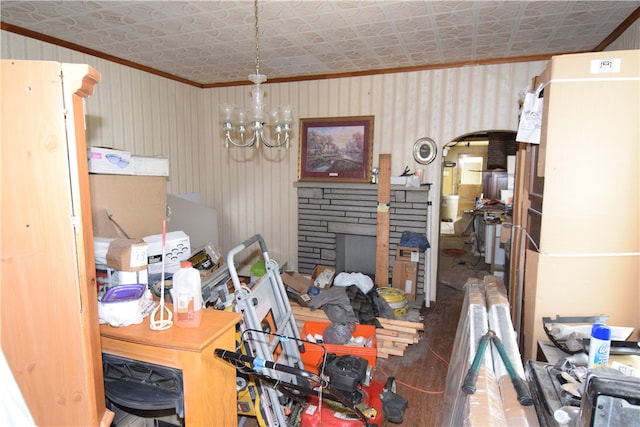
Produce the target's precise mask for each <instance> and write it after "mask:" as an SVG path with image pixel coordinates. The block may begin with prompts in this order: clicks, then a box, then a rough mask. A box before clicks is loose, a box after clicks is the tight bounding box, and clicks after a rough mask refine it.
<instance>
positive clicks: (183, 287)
mask: <svg viewBox="0 0 640 427" xmlns="http://www.w3.org/2000/svg"><path fill="white" fill-rule="evenodd" d="M172 299H173V324H174V325H176V326H179V327H182V328H197V327H198V326H200V319H201V318H202V283H201V281H200V273H199V272H198V270H196V269H195V268H193V266H192V265H191V263H190V262H189V261H183V262H182V263H181V264H180V269H179V270H178V271H176V272H175V273H174V274H173V289H172Z"/></svg>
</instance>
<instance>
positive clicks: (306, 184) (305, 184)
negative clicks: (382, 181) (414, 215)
mask: <svg viewBox="0 0 640 427" xmlns="http://www.w3.org/2000/svg"><path fill="white" fill-rule="evenodd" d="M293 186H294V187H297V188H352V189H354V190H370V189H375V190H376V191H377V190H378V184H369V183H359V182H331V181H296V182H294V183H293ZM430 189H431V184H422V185H421V186H420V187H407V186H405V185H392V186H391V191H394V190H404V191H429V190H430Z"/></svg>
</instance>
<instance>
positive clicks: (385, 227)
mask: <svg viewBox="0 0 640 427" xmlns="http://www.w3.org/2000/svg"><path fill="white" fill-rule="evenodd" d="M378 170H379V174H378V209H377V212H378V215H377V227H376V280H375V282H376V285H378V286H380V287H386V286H387V285H388V284H389V202H390V201H391V154H380V158H379V160H378Z"/></svg>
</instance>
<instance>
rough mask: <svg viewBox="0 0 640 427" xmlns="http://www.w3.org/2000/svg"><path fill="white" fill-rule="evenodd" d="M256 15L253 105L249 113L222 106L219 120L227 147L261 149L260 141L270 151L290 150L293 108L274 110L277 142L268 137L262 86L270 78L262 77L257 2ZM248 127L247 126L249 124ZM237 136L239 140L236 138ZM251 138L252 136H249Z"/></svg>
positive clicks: (272, 121)
mask: <svg viewBox="0 0 640 427" xmlns="http://www.w3.org/2000/svg"><path fill="white" fill-rule="evenodd" d="M254 11H255V23H256V25H255V40H256V72H255V74H249V80H250V81H252V82H253V83H254V86H253V89H252V90H251V105H250V107H249V109H248V112H245V111H244V110H243V109H241V108H238V107H236V106H235V105H231V104H222V105H221V107H220V119H221V121H222V129H223V131H224V135H225V142H224V146H225V147H227V148H228V147H229V144H232V145H234V146H236V147H252V146H254V145H255V146H256V147H259V146H260V141H262V143H263V144H264V145H265V146H267V147H270V148H274V147H282V146H283V145H284V146H285V147H286V148H289V139H290V137H291V125H292V124H293V111H292V109H291V106H290V105H284V106H280V107H278V108H276V109H274V110H273V111H272V112H271V113H270V114H269V117H268V119H269V120H268V122H269V124H270V125H271V126H273V130H274V132H275V134H276V139H275V141H272V140H270V139H269V137H268V136H267V135H266V132H265V128H266V127H267V122H266V117H265V116H266V112H265V105H264V90H263V89H262V87H261V86H260V85H261V84H262V83H264V82H266V81H267V76H266V75H264V74H260V48H259V43H258V30H259V26H258V0H255V2H254ZM247 123H248V124H247ZM234 133H236V134H237V137H238V138H237V139H236V138H234V137H233V134H234ZM249 134H250V135H249Z"/></svg>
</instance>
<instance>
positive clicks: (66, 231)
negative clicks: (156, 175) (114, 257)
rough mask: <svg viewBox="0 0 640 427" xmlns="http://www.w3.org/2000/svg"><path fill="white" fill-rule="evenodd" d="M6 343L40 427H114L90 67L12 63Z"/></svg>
mask: <svg viewBox="0 0 640 427" xmlns="http://www.w3.org/2000/svg"><path fill="white" fill-rule="evenodd" d="M1 72H2V74H1V76H2V97H1V102H2V110H1V113H2V116H1V120H2V121H1V126H2V128H1V131H2V147H1V149H2V195H1V200H2V205H1V206H2V240H1V260H2V265H1V266H2V271H1V279H2V282H1V288H0V317H1V320H2V324H1V327H0V334H1V335H0V341H1V343H2V350H3V352H4V354H5V356H6V359H7V362H8V364H9V367H10V368H11V370H12V372H13V375H14V377H15V378H16V381H17V383H18V386H19V387H20V390H21V392H22V395H23V396H24V399H25V401H26V403H27V406H28V408H29V410H30V412H31V415H32V416H33V418H34V421H35V422H36V424H37V425H39V426H46V425H57V426H62V425H64V426H74V425H76V426H77V425H82V426H97V425H105V426H108V425H110V423H111V420H112V417H113V414H112V413H111V411H109V410H107V409H106V408H105V399H104V383H103V376H102V363H101V349H100V331H99V325H98V313H97V289H96V279H95V266H94V258H93V232H92V223H91V208H90V197H89V177H88V171H87V159H86V141H85V129H84V123H85V122H84V102H85V98H87V97H88V96H90V95H91V94H92V93H93V90H94V86H95V85H96V84H97V83H98V82H99V81H100V73H99V72H97V71H96V70H94V69H92V68H91V67H89V66H88V65H76V64H61V63H57V62H43V61H19V60H2V69H1Z"/></svg>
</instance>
